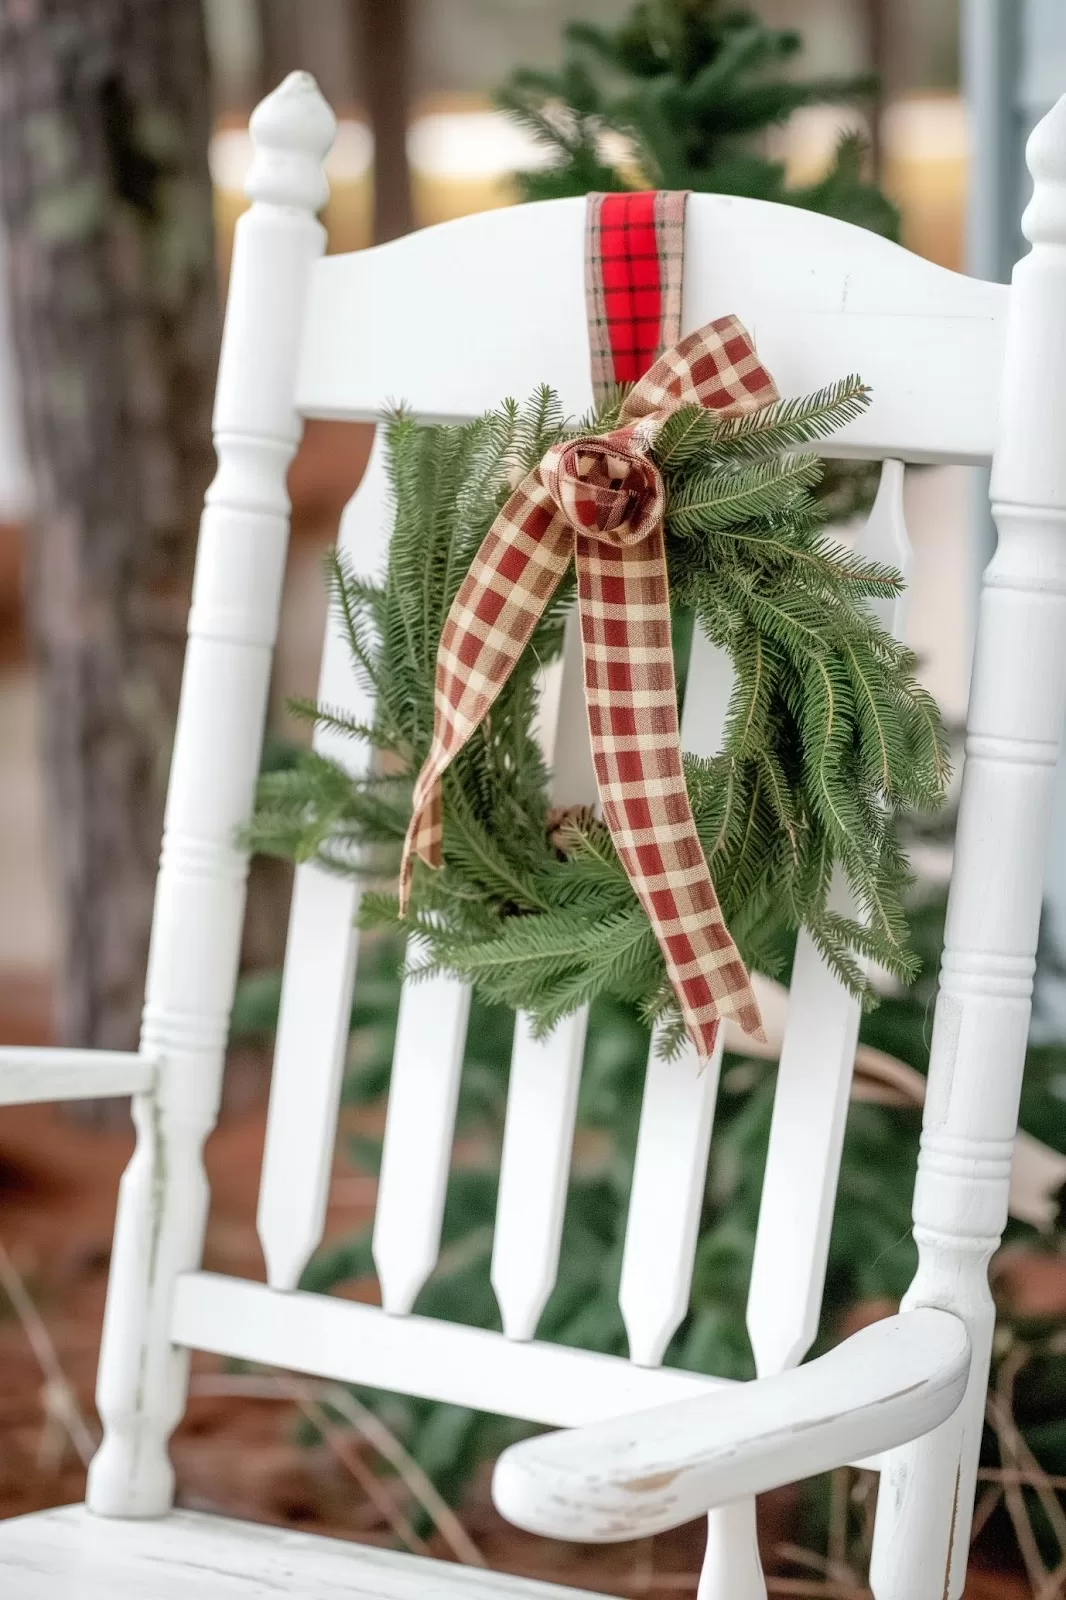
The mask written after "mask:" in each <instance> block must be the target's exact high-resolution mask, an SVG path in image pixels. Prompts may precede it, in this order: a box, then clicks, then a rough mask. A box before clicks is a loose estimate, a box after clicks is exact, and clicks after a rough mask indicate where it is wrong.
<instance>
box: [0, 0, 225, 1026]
mask: <svg viewBox="0 0 1066 1600" xmlns="http://www.w3.org/2000/svg"><path fill="white" fill-rule="evenodd" d="M209 127H210V123H209V106H208V72H207V57H206V50H205V43H204V34H203V22H202V17H201V8H200V0H92V4H87V3H86V0H0V209H2V213H3V219H4V226H5V229H6V233H7V237H8V245H9V252H10V279H11V289H10V292H11V297H12V309H13V318H12V320H13V325H14V328H15V334H16V342H17V348H18V358H19V366H20V370H21V381H22V401H23V409H24V416H25V433H26V443H27V448H28V452H29V456H30V462H31V468H32V474H33V488H34V502H35V505H34V510H35V520H34V525H33V528H32V532H31V536H30V538H29V548H28V551H27V562H26V568H27V571H26V601H27V616H28V625H29V634H30V645H31V649H32V652H33V656H34V659H35V663H36V667H37V670H38V674H39V679H40V685H41V694H42V702H43V714H44V725H45V767H46V785H47V793H48V802H49V808H50V820H51V841H52V852H53V858H54V870H55V877H56V882H57V888H58V895H59V904H60V912H61V918H60V920H61V949H60V957H59V971H58V975H57V977H58V981H57V1017H56V1024H57V1033H58V1036H59V1038H60V1039H61V1041H62V1042H64V1043H68V1044H78V1045H94V1046H101V1047H111V1048H125V1049H128V1048H131V1047H134V1046H135V1044H136V1040H137V1034H138V1024H139V1017H140V1010H141V1003H142V995H143V983H144V969H145V958H146V951H147V942H148V932H149V924H150V919H151V908H152V894H153V888H154V880H155V870H156V864H157V858H158V851H159V838H160V830H161V819H162V798H163V789H164V781H165V776H166V769H167V763H168V757H169V751H170V745H171V739H172V733H173V725H174V719H175V714H176V710H177V702H178V688H179V681H180V673H181V663H182V654H183V644H184V631H185V618H186V611H187V605H188V590H189V581H190V577H191V571H192V559H193V552H194V548H195V538H196V528H197V522H198V518H199V511H200V503H201V500H202V496H203V492H204V488H205V486H206V484H207V482H208V480H209V477H210V474H211V470H212V460H213V458H212V452H211V443H210V432H209V422H210V407H211V400H212V394H213V388H214V373H215V362H216V355H217V331H218V314H217V289H216V282H215V263H214V240H213V232H212V219H211V188H210V180H209V176H208V167H207V142H208V135H209Z"/></svg>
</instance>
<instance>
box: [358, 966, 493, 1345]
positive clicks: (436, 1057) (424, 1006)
mask: <svg viewBox="0 0 1066 1600" xmlns="http://www.w3.org/2000/svg"><path fill="white" fill-rule="evenodd" d="M469 1013H470V990H469V988H468V986H467V985H466V984H464V983H458V982H457V981H456V980H455V979H454V978H448V977H437V978H428V979H424V980H419V981H412V980H411V979H408V980H407V981H406V982H405V983H404V986H403V991H402V993H401V996H400V1015H399V1022H398V1025H397V1029H396V1048H395V1050H394V1051H393V1057H392V1078H391V1081H390V1085H389V1106H388V1113H387V1116H386V1121H385V1141H384V1146H383V1148H382V1155H381V1180H380V1182H379V1184H378V1203H377V1210H376V1212H375V1215H374V1240H373V1249H374V1264H375V1266H376V1267H377V1271H378V1280H379V1282H380V1284H381V1303H382V1305H383V1306H384V1307H385V1310H386V1311H391V1312H393V1313H395V1314H396V1315H397V1316H403V1315H406V1313H407V1312H408V1311H410V1309H411V1307H412V1306H413V1305H414V1303H415V1300H416V1298H417V1296H418V1292H419V1290H420V1289H421V1288H422V1285H423V1284H424V1283H425V1281H426V1279H427V1278H428V1277H429V1275H430V1273H431V1272H432V1271H433V1268H434V1267H435V1266H436V1264H437V1257H438V1255H439V1254H440V1229H441V1220H442V1218H443V1216H444V1200H445V1194H446V1191H447V1187H448V1168H449V1165H450V1163H451V1154H452V1141H453V1137H454V1132H455V1108H456V1105H457V1103H458V1099H459V1078H460V1074H461V1072H462V1066H463V1047H464V1045H465V1044H466V1024H467V1018H468V1016H469Z"/></svg>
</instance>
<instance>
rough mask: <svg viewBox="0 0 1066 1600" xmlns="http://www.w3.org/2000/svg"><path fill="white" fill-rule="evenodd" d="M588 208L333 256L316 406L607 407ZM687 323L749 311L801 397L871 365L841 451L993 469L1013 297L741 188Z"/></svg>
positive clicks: (323, 264)
mask: <svg viewBox="0 0 1066 1600" xmlns="http://www.w3.org/2000/svg"><path fill="white" fill-rule="evenodd" d="M584 227H585V203H584V200H583V199H580V198H578V199H570V200H553V201H545V202H541V203H539V204H535V205H525V206H516V207H513V208H510V209H507V210H502V211H491V212H483V213H481V214H478V215H475V216H471V217H464V218H461V219H459V220H458V221H454V222H448V223H443V224H440V225H439V226H437V227H433V228H426V229H423V230H422V231H420V232H418V233H414V234H410V235H408V236H407V237H406V238H404V239H400V240H396V241H393V242H392V243H390V244H386V245H382V246H379V247H378V248H376V249H372V250H362V251H357V252H354V253H353V254H350V255H341V256H331V257H326V258H325V259H324V260H322V261H319V262H318V263H316V265H315V267H314V268H313V270H312V278H311V290H310V295H309V302H308V308H307V319H306V323H305V328H304V339H303V350H302V356H301V362H300V370H299V378H298V383H297V405H298V407H299V409H300V410H301V411H302V412H304V413H305V414H307V415H316V416H332V417H347V418H373V417H375V416H379V415H380V414H381V412H382V410H383V409H384V408H387V407H388V406H389V405H391V404H396V403H403V404H405V405H407V406H409V407H410V408H411V409H412V410H414V411H415V412H416V413H417V414H419V415H421V416H423V417H425V418H426V419H427V420H456V419H462V418H466V417H471V416H476V415H479V414H480V413H481V412H483V411H485V410H486V409H488V408H490V407H492V406H495V405H498V404H499V402H500V401H501V399H502V398H503V397H504V396H505V395H514V396H516V397H518V398H520V399H522V398H525V397H526V396H527V395H529V394H530V393H532V392H533V390H534V389H536V388H537V386H538V385H539V384H541V383H545V382H548V383H551V384H552V385H553V386H554V387H555V388H556V389H557V390H558V392H559V394H560V397H561V399H562V402H563V405H564V407H565V409H566V411H567V412H568V414H572V415H575V416H579V415H581V414H583V413H584V412H585V411H586V410H587V409H588V408H589V406H590V405H591V401H592V393H591V387H590V380H589V372H588V352H587V337H586V318H585V303H584V273H583V242H584ZM686 231H687V243H686V251H687V260H686V272H685V295H684V315H683V324H684V327H685V329H686V330H689V329H692V328H696V327H699V326H700V325H701V324H703V323H705V322H707V321H709V320H711V319H712V318H714V317H716V316H721V315H722V314H724V313H726V312H733V313H735V314H736V315H737V316H739V317H740V318H741V320H742V321H743V322H744V323H745V324H746V325H747V327H748V329H749V330H750V332H751V333H752V334H753V336H754V338H755V340H756V343H757V345H758V349H759V354H760V356H761V357H762V359H763V360H764V361H765V363H766V365H767V366H768V367H769V369H770V371H771V372H772V373H773V375H774V377H775V379H776V380H777V384H778V387H779V388H780V390H781V392H782V394H784V395H797V394H802V393H806V392H808V391H810V390H812V389H815V388H817V387H819V386H820V385H822V384H825V383H829V382H832V381H834V380H836V379H838V378H841V377H843V376H845V375H846V374H847V373H851V372H857V373H858V374H859V375H860V376H861V377H862V378H863V380H864V381H865V382H866V383H868V384H869V385H870V386H871V388H872V390H873V395H874V399H873V404H872V405H871V406H870V408H869V410H868V411H867V413H866V414H865V415H864V416H863V417H861V418H859V419H858V420H857V421H855V422H854V423H852V424H851V425H850V426H849V427H848V428H847V429H845V430H842V431H841V432H840V433H839V434H837V435H835V436H834V438H833V439H832V441H831V442H830V444H829V449H828V451H827V453H830V454H833V455H841V456H852V457H872V458H879V457H885V456H893V457H899V458H900V459H904V460H910V461H958V462H984V461H987V460H988V459H989V457H990V456H991V452H992V446H993V442H994V437H995V430H996V420H997V412H998V393H999V380H1000V370H1001V366H1002V354H1003V338H1004V326H1005V319H1006V309H1007V299H1008V294H1009V291H1008V289H1007V288H1006V287H1005V286H1004V285H1002V284H994V283H986V282H983V281H981V280H978V279H974V278H967V277H964V276H962V275H960V274H958V273H954V272H949V271H947V270H946V269H945V268H943V267H938V266H935V265H934V264H933V263H931V262H928V261H925V260H923V259H921V258H920V257H919V256H916V255H913V254H912V253H911V252H909V251H907V250H904V249H903V248H901V247H900V246H898V245H895V244H892V243H891V242H889V241H888V240H885V239H881V238H879V237H877V236H876V235H874V234H871V233H868V232H866V231H865V230H863V229H861V228H857V227H854V226H852V225H851V224H849V223H845V222H840V221H838V220H836V219H835V218H830V217H823V216H818V215H815V214H814V213H812V212H808V211H803V210H800V209H798V208H795V207H791V206H782V205H774V204H770V203H768V202H766V201H758V200H746V199H740V198H736V197H733V196H728V195H707V194H700V195H692V196H690V198H689V204H688V221H687V230H686Z"/></svg>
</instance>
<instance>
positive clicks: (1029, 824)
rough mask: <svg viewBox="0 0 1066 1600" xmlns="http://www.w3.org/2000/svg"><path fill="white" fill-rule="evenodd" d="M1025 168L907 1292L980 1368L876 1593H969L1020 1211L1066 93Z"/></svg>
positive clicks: (1062, 364)
mask: <svg viewBox="0 0 1066 1600" xmlns="http://www.w3.org/2000/svg"><path fill="white" fill-rule="evenodd" d="M1026 159H1027V161H1028V164H1029V170H1030V171H1031V173H1032V175H1033V179H1034V184H1035V188H1034V194H1033V199H1032V203H1031V204H1030V206H1029V208H1028V210H1027V211H1026V213H1025V216H1024V218H1023V224H1022V226H1023V230H1024V232H1025V235H1026V237H1027V238H1028V239H1029V240H1030V241H1031V243H1032V247H1033V248H1032V250H1031V251H1030V252H1029V254H1028V255H1027V256H1025V257H1024V258H1023V260H1021V261H1020V262H1019V263H1018V265H1017V266H1016V267H1015V269H1014V277H1013V280H1012V281H1013V289H1012V294H1011V306H1010V317H1009V321H1008V328H1007V346H1006V357H1005V367H1004V382H1003V394H1002V401H1001V408H1000V430H999V440H998V444H997V448H996V452H995V457H994V461H993V468H992V510H993V515H994V517H995V521H996V526H997V528H998V530H999V545H998V549H997V551H996V555H995V557H994V558H993V560H992V562H991V564H990V566H989V567H988V569H987V571H986V573H985V579H984V588H983V592H982V596H981V607H980V614H979V620H978V631H977V646H976V652H975V656H974V669H973V679H972V685H971V692H970V710H969V717H968V726H967V742H966V767H965V772H964V775H963V785H962V798H961V802H960V808H959V821H958V831H957V833H956V839H955V860H954V871H953V873H952V882H951V895H950V900H949V904H948V921H947V937H946V943H945V949H944V958H943V965H942V969H941V978H940V994H939V997H938V1000H937V1008H936V1019H935V1023H934V1028H933V1045H932V1059H931V1063H930V1069H929V1090H928V1097H927V1100H926V1110H925V1124H924V1132H923V1135H922V1151H921V1156H920V1159H919V1166H918V1182H917V1187H916V1190H915V1200H914V1220H915V1226H914V1237H915V1241H916V1243H917V1245H918V1254H919V1264H918V1273H917V1276H916V1278H915V1280H914V1283H913V1284H912V1286H911V1288H910V1290H909V1291H908V1294H907V1296H906V1299H905V1300H904V1306H905V1307H908V1308H910V1307H918V1306H934V1307H939V1308H941V1309H943V1310H946V1311H951V1312H954V1313H955V1314H956V1315H957V1316H959V1317H961V1318H962V1319H963V1320H964V1322H965V1323H966V1326H967V1329H968V1331H969V1335H970V1340H971V1345H972V1350H973V1361H972V1367H971V1372H970V1381H969V1386H968V1389H967V1394H966V1398H965V1400H964V1401H963V1403H962V1406H961V1407H960V1410H959V1412H958V1414H957V1415H956V1416H955V1417H952V1418H951V1419H949V1421H948V1422H946V1423H944V1424H943V1425H942V1426H941V1427H940V1428H938V1429H937V1430H936V1431H935V1432H934V1433H932V1434H929V1435H927V1436H926V1437H925V1438H922V1439H919V1440H918V1441H916V1442H915V1443H914V1444H911V1445H906V1446H904V1447H902V1448H901V1449H898V1450H896V1451H893V1452H892V1453H891V1455H890V1456H889V1457H888V1459H887V1462H886V1464H885V1467H884V1470H883V1472H882V1477H881V1491H880V1497H879V1501H878V1512H877V1532H876V1536H875V1541H874V1556H873V1566H872V1572H871V1585H872V1588H873V1590H874V1593H875V1595H876V1596H877V1600H943V1597H944V1596H947V1597H948V1600H955V1597H957V1596H959V1595H961V1593H962V1589H963V1585H964V1582H965V1577H966V1559H967V1553H968V1549H969V1540H970V1524H971V1516H972V1510H973V1498H974V1487H975V1483H976V1477H977V1462H978V1452H979V1449H980V1443H981V1430H982V1424H983V1420H984V1409H985V1394H986V1389H987V1384H988V1370H989V1362H990V1356H991V1348H992V1333H993V1327H994V1323H995V1310H994V1307H993V1303H992V1297H991V1294H990V1292H989V1288H988V1277H987V1268H988V1262H989V1259H990V1257H991V1255H992V1252H993V1251H994V1250H995V1249H996V1247H997V1245H998V1244H999V1240H1000V1235H1001V1233H1002V1230H1003V1225H1004V1223H1005V1221H1006V1218H1007V1193H1008V1186H1009V1182H1010V1170H1011V1152H1012V1144H1013V1139H1014V1134H1015V1131H1016V1128H1017V1123H1018V1099H1019V1094H1020V1090H1021V1081H1022V1069H1023V1066H1024V1062H1025V1049H1026V1040H1027V1035H1028V1029H1029V1014H1030V1006H1031V994H1032V982H1033V969H1034V965H1035V955H1036V942H1037V930H1038V926H1039V921H1040V905H1041V892H1042V887H1043V864H1044V853H1045V849H1046V846H1047V840H1048V834H1049V824H1050V816H1051V802H1052V790H1053V784H1054V777H1055V766H1056V762H1057V760H1058V755H1059V749H1060V745H1061V740H1062V728H1063V717H1064V714H1066V455H1064V453H1063V449H1062V419H1063V417H1064V416H1066V251H1064V246H1066V97H1064V98H1063V99H1062V100H1060V101H1059V103H1058V105H1057V106H1056V107H1055V108H1054V109H1053V110H1052V111H1051V112H1050V113H1049V114H1048V115H1047V116H1046V117H1045V118H1044V120H1043V121H1042V122H1041V123H1040V124H1039V125H1038V126H1037V128H1036V129H1035V131H1034V132H1033V135H1032V137H1031V138H1030V140H1029V144H1028V147H1027V151H1026ZM946 403H948V404H950V403H951V401H950V397H949V398H948V400H947V402H946Z"/></svg>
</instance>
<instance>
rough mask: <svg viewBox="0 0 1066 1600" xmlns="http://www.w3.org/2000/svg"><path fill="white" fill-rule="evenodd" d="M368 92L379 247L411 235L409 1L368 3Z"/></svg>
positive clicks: (365, 45)
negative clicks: (391, 240) (408, 126)
mask: <svg viewBox="0 0 1066 1600" xmlns="http://www.w3.org/2000/svg"><path fill="white" fill-rule="evenodd" d="M361 9H362V23H363V92H364V94H365V96H366V104H367V111H368V113H369V116H370V125H371V128H372V129H373V131H374V243H375V244H384V243H385V241H386V240H387V239H398V238H399V237H400V235H401V234H404V233H410V231H411V228H412V226H413V222H412V211H411V172H410V168H409V166H408V164H407V117H408V113H409V111H410V98H411V88H410V49H411V32H410V21H411V19H410V3H409V0H362V7H361Z"/></svg>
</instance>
